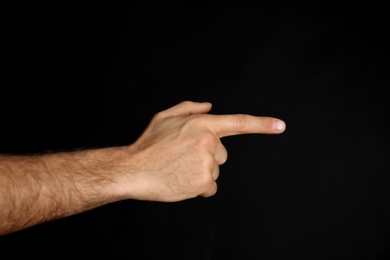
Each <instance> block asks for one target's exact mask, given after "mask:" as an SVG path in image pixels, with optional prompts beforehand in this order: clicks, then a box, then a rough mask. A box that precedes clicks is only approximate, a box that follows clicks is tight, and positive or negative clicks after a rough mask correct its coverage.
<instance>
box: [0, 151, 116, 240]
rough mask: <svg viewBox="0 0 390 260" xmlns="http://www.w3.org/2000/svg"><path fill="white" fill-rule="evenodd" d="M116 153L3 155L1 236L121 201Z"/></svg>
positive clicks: (1, 167) (0, 214)
mask: <svg viewBox="0 0 390 260" xmlns="http://www.w3.org/2000/svg"><path fill="white" fill-rule="evenodd" d="M113 149H115V148H111V149H100V150H88V151H77V152H67V153H53V154H45V155H36V156H0V209H1V210H0V235H2V234H6V233H9V232H13V231H17V230H19V229H22V228H26V227H29V226H32V225H35V224H39V223H42V222H46V221H50V220H54V219H57V218H60V217H65V216H69V215H72V214H76V213H79V212H82V211H86V210H89V209H92V208H95V207H97V206H100V205H103V204H105V203H108V202H111V201H115V200H117V199H118V198H117V197H116V196H115V193H114V192H113V187H114V186H115V180H114V176H113V175H112V174H110V172H109V171H108V170H107V169H109V168H110V163H113V161H115V160H114V158H112V157H114V156H115V155H113V153H112V151H113ZM118 149H119V148H118ZM118 149H117V150H118ZM115 151H116V150H115Z"/></svg>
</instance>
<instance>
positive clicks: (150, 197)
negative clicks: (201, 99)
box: [0, 101, 286, 235]
mask: <svg viewBox="0 0 390 260" xmlns="http://www.w3.org/2000/svg"><path fill="white" fill-rule="evenodd" d="M211 107H212V105H211V103H207V102H205V103H198V102H192V101H183V102H181V103H179V104H177V105H175V106H173V107H171V108H168V109H166V110H164V111H161V112H159V113H157V114H155V116H154V117H153V118H152V120H151V121H150V123H149V125H148V126H147V128H146V129H145V131H144V132H143V133H142V134H141V135H140V137H139V138H138V139H137V140H136V141H135V142H134V143H132V144H130V145H127V146H120V147H108V148H98V149H90V150H83V151H72V152H57V153H47V154H39V155H29V156H23V155H1V156H0V208H1V210H0V235H5V234H9V233H12V232H16V231H19V230H22V229H25V228H28V227H31V226H34V225H37V224H40V223H44V222H48V221H53V220H55V219H58V218H63V217H66V216H70V215H73V214H77V213H81V212H83V211H87V210H90V209H93V208H96V207H99V206H102V205H105V204H108V203H113V202H116V201H120V200H124V199H135V200H145V201H161V202H176V201H181V200H186V199H191V198H194V197H197V196H203V197H210V196H213V195H214V194H215V193H216V192H217V182H216V180H217V179H218V176H219V166H220V165H222V164H223V163H225V162H226V160H227V156H228V153H227V150H226V148H225V147H224V145H223V144H222V142H221V138H223V137H226V136H233V135H241V134H280V133H283V132H284V131H285V128H286V125H285V123H284V122H283V121H282V120H280V119H277V118H273V117H259V116H252V115H245V114H233V115H212V114H209V111H210V110H211Z"/></svg>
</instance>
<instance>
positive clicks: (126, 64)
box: [0, 1, 390, 260]
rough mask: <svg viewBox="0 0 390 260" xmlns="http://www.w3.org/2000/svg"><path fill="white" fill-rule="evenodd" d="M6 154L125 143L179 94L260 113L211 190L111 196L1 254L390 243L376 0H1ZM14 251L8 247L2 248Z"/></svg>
mask: <svg viewBox="0 0 390 260" xmlns="http://www.w3.org/2000/svg"><path fill="white" fill-rule="evenodd" d="M2 13H3V14H4V16H3V26H2V27H3V28H2V43H3V44H4V45H3V47H2V57H3V58H2V63H3V73H2V74H3V77H2V79H3V81H2V84H1V113H2V118H1V129H0V131H1V138H0V144H1V145H0V149H1V152H4V153H35V152H42V151H47V150H71V149H75V148H76V149H78V148H89V147H105V146H113V145H126V144H129V143H131V142H133V141H134V140H135V139H136V138H137V137H138V136H139V134H140V133H141V132H142V130H143V129H144V128H145V127H146V125H147V123H148V122H149V120H150V119H151V117H152V116H153V114H154V113H156V112H158V111H160V110H162V109H166V108H168V107H170V106H173V105H175V104H177V103H178V102H180V101H183V100H193V101H210V102H212V103H213V109H212V113H215V114H224V113H248V114H254V115H269V116H275V117H279V118H281V119H283V120H285V121H286V123H287V130H286V132H285V133H283V134H282V135H271V136H269V135H267V136H266V135H242V136H234V137H226V138H224V139H223V140H222V141H223V143H224V144H225V146H226V148H227V150H228V153H229V158H228V161H227V162H226V164H224V165H223V166H221V175H220V177H219V179H218V185H219V186H218V193H217V194H216V195H215V196H213V197H211V198H207V199H205V198H196V199H191V200H187V201H182V202H178V203H170V204H165V203H158V202H142V201H131V200H128V201H122V202H118V203H113V204H110V205H107V206H103V207H100V208H97V209H95V210H91V211H89V212H85V213H82V214H79V215H75V216H72V217H69V218H65V219H62V220H58V221H54V222H51V223H47V224H43V225H40V226H36V227H33V228H29V229H27V230H23V231H20V232H17V233H14V234H11V235H7V236H3V237H1V238H0V252H1V254H2V255H3V256H2V257H1V258H2V259H16V258H18V257H26V256H28V257H31V258H40V259H42V258H47V259H49V258H50V259H53V258H58V257H90V258H89V259H93V258H96V259H170V260H174V259H180V260H190V259H191V260H192V259H194V260H195V259H196V260H201V259H202V260H203V259H210V260H211V259H212V260H215V259H291V258H292V257H295V258H296V259H344V260H345V259H375V260H376V259H388V258H386V257H389V256H390V236H389V234H390V223H389V219H390V210H389V207H390V205H389V202H390V190H389V184H390V179H389V154H388V146H389V130H388V120H389V117H388V112H386V110H388V108H389V105H388V94H387V93H386V92H385V90H386V89H387V88H388V83H389V82H388V80H387V77H388V73H389V66H388V54H387V49H388V46H389V40H388V38H387V36H388V28H387V27H386V25H385V23H386V22H387V20H388V18H387V16H388V14H387V12H386V9H385V7H384V6H382V5H378V2H376V1H370V2H361V3H358V2H354V3H348V2H347V1H337V3H335V2H332V3H330V1H299V2H298V3H297V2H295V1H285V2H283V1H237V2H226V1H205V2H200V1H192V2H190V1H153V2H152V1H131V2H129V3H122V4H107V3H104V2H102V3H94V4H91V5H87V4H83V5H80V4H70V3H64V4H61V3H55V4H53V3H50V4H47V5H43V4H42V5H37V4H35V3H34V4H31V3H29V4H23V5H22V4H12V5H11V4H8V5H4V6H3V12H2ZM7 254H8V256H7Z"/></svg>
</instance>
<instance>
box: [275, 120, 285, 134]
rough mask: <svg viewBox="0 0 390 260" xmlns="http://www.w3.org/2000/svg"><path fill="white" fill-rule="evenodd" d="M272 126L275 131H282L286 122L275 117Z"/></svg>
mask: <svg viewBox="0 0 390 260" xmlns="http://www.w3.org/2000/svg"><path fill="white" fill-rule="evenodd" d="M272 128H273V130H274V131H275V132H277V133H283V132H284V131H285V130H286V123H285V122H284V121H283V120H280V119H275V120H274V121H273V122H272Z"/></svg>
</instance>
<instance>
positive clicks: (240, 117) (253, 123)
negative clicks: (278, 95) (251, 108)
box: [208, 114, 286, 138]
mask: <svg viewBox="0 0 390 260" xmlns="http://www.w3.org/2000/svg"><path fill="white" fill-rule="evenodd" d="M209 116H210V117H209V118H210V122H209V124H208V125H209V126H210V127H211V128H212V129H213V130H214V132H215V134H216V135H217V136H218V137H219V138H222V137H225V136H231V135H241V134H280V133H283V132H284V131H285V130H286V123H285V122H284V121H283V120H281V119H279V118H275V117H270V116H253V115H246V114H233V115H209Z"/></svg>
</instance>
